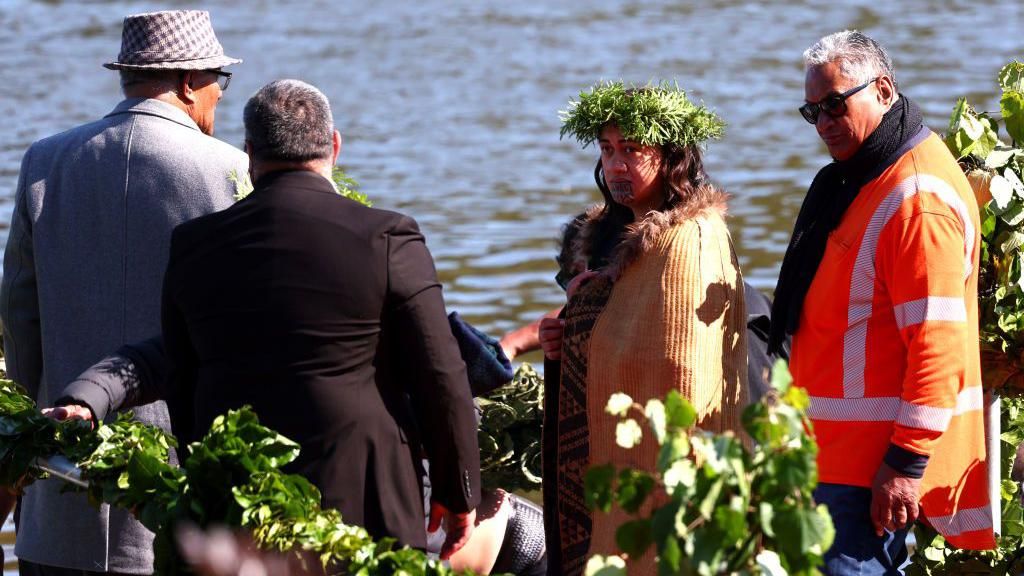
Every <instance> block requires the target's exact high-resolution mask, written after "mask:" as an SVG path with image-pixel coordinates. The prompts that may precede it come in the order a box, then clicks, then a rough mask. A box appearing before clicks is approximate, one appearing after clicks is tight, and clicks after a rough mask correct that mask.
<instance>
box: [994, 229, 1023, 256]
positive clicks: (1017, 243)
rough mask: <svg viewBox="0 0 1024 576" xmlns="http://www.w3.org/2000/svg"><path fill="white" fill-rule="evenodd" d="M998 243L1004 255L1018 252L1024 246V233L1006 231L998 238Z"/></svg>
mask: <svg viewBox="0 0 1024 576" xmlns="http://www.w3.org/2000/svg"><path fill="white" fill-rule="evenodd" d="M996 243H997V244H998V246H999V250H1000V251H1001V252H1002V253H1003V254H1009V253H1011V252H1016V251H1017V250H1018V249H1019V248H1020V247H1021V246H1024V233H1021V232H1017V231H1012V232H1011V231H1009V230H1007V231H1004V232H1003V233H1002V234H1000V235H999V236H997V237H996Z"/></svg>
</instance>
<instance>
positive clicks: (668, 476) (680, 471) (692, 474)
mask: <svg viewBox="0 0 1024 576" xmlns="http://www.w3.org/2000/svg"><path fill="white" fill-rule="evenodd" d="M664 481H665V491H666V492H668V493H669V494H673V493H674V492H675V491H676V487H677V486H680V485H683V486H689V485H692V484H693V483H694V482H696V481H697V470H696V469H695V468H694V467H693V462H690V461H689V460H676V461H675V462H673V463H672V466H671V467H670V468H669V469H668V470H666V471H665V475H664Z"/></svg>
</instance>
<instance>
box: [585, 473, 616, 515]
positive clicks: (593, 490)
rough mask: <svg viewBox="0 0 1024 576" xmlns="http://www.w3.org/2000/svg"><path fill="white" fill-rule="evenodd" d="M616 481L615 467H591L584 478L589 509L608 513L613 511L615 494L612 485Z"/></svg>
mask: <svg viewBox="0 0 1024 576" xmlns="http://www.w3.org/2000/svg"><path fill="white" fill-rule="evenodd" d="M614 479H615V466H614V465H613V464H605V465H602V466H591V467H590V469H589V470H587V474H586V476H584V478H583V491H584V494H585V496H584V499H585V501H586V504H587V507H588V508H590V509H593V510H601V511H602V512H605V513H608V512H610V511H611V509H612V501H613V499H614V492H613V489H612V488H613V486H612V483H613V481H614Z"/></svg>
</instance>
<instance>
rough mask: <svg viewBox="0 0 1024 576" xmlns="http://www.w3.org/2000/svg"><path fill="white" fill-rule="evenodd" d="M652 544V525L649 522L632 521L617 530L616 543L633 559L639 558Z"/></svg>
mask: <svg viewBox="0 0 1024 576" xmlns="http://www.w3.org/2000/svg"><path fill="white" fill-rule="evenodd" d="M651 542H652V539H651V523H650V521H648V520H632V521H629V522H626V523H625V524H622V525H621V526H619V527H618V529H617V530H615V543H616V544H617V545H618V546H619V550H622V551H623V552H625V553H626V554H629V556H630V557H632V558H639V557H640V556H642V555H643V553H644V552H646V551H647V548H649V547H650V545H651Z"/></svg>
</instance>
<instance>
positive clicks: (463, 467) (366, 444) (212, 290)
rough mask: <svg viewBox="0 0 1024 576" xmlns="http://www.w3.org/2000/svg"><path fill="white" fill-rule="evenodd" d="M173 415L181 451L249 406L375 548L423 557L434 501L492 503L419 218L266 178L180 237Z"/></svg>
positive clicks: (172, 264) (173, 276) (167, 307)
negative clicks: (426, 499) (386, 540)
mask: <svg viewBox="0 0 1024 576" xmlns="http://www.w3.org/2000/svg"><path fill="white" fill-rule="evenodd" d="M162 314H163V318H162V320H163V336H164V343H165V346H166V352H167V355H168V357H169V358H170V360H171V362H172V365H173V380H172V382H173V385H172V386H170V387H169V393H170V395H171V397H170V399H169V400H170V402H169V405H170V407H171V419H172V427H173V428H174V432H175V434H176V435H178V436H179V438H181V439H182V440H184V441H186V442H187V441H190V440H194V439H196V438H198V437H201V436H202V434H203V433H205V431H206V430H207V429H208V428H209V425H210V424H211V423H212V421H213V419H214V418H215V417H216V416H218V415H220V414H222V413H224V412H226V411H227V410H229V409H233V408H238V407H240V406H242V405H245V404H249V405H251V406H252V407H253V408H254V409H255V411H256V412H257V414H258V415H259V417H260V421H261V422H262V423H263V424H265V425H267V426H269V427H270V428H272V429H275V430H277V431H278V432H280V433H282V434H284V435H285V436H287V437H289V438H292V439H293V440H296V441H297V442H299V443H300V444H301V445H302V451H301V455H300V456H299V459H298V460H297V462H295V463H294V464H293V465H292V466H291V471H294V472H298V473H301V474H303V475H305V476H306V477H307V478H309V479H310V480H311V481H312V482H313V483H314V484H315V485H316V486H317V487H319V488H320V490H321V491H322V492H323V497H324V504H325V505H326V506H331V507H335V508H338V509H340V510H341V512H342V516H343V518H344V520H345V521H346V522H347V523H351V524H358V525H362V526H365V527H366V528H367V529H368V530H369V532H370V533H371V534H372V535H373V536H375V537H378V538H379V537H382V536H393V537H396V538H398V540H399V541H400V542H402V543H404V544H408V545H410V546H413V547H420V548H422V547H424V546H425V531H424V513H423V499H422V492H421V485H420V477H421V476H420V474H421V472H422V469H421V466H420V459H421V456H422V455H423V451H424V450H425V452H426V455H427V456H428V458H429V459H430V462H431V465H430V479H431V485H432V488H433V495H432V497H433V499H434V500H436V501H438V502H440V503H442V504H444V505H445V506H446V507H447V508H448V509H450V510H453V511H457V512H463V511H467V510H469V509H472V508H474V507H475V506H476V504H477V502H478V501H479V494H480V489H479V485H480V479H479V467H480V465H479V451H478V448H477V432H476V421H475V416H474V410H473V403H472V398H471V396H470V390H469V385H468V383H467V381H466V370H465V365H464V363H463V361H462V359H461V357H460V355H459V348H458V346H457V344H456V342H455V339H454V337H453V336H452V332H451V329H450V327H449V325H448V320H447V318H446V316H445V310H444V302H443V299H442V295H441V285H440V284H439V283H438V281H437V277H436V273H435V270H434V264H433V259H432V258H431V256H430V253H429V252H428V251H427V248H426V245H425V244H424V240H423V236H422V234H420V232H419V229H418V227H417V225H416V222H415V221H413V220H412V219H411V218H409V217H406V216H403V215H401V214H397V213H394V212H388V211H384V210H376V209H372V208H367V207H365V206H362V205H360V204H358V203H356V202H353V201H351V200H348V199H346V198H343V197H341V196H339V195H338V194H337V193H336V192H335V191H334V190H333V188H332V187H331V184H330V183H329V182H328V181H327V180H326V179H325V178H323V177H322V176H320V175H318V174H315V173H312V172H306V171H288V172H276V173H271V174H268V175H266V176H264V177H262V178H260V179H259V181H257V182H256V188H255V191H254V192H253V193H252V194H251V195H250V196H248V197H247V198H245V199H244V200H242V201H240V202H238V203H237V204H235V205H234V206H232V207H230V208H228V209H227V210H224V211H222V212H218V213H215V214H210V215H208V216H204V217H201V218H197V219H195V220H192V221H190V222H187V223H185V224H182V225H180V226H178V227H177V228H176V229H175V230H174V233H173V236H172V239H171V255H170V261H169V263H168V267H167V274H166V277H165V281H164V289H163V311H162Z"/></svg>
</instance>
